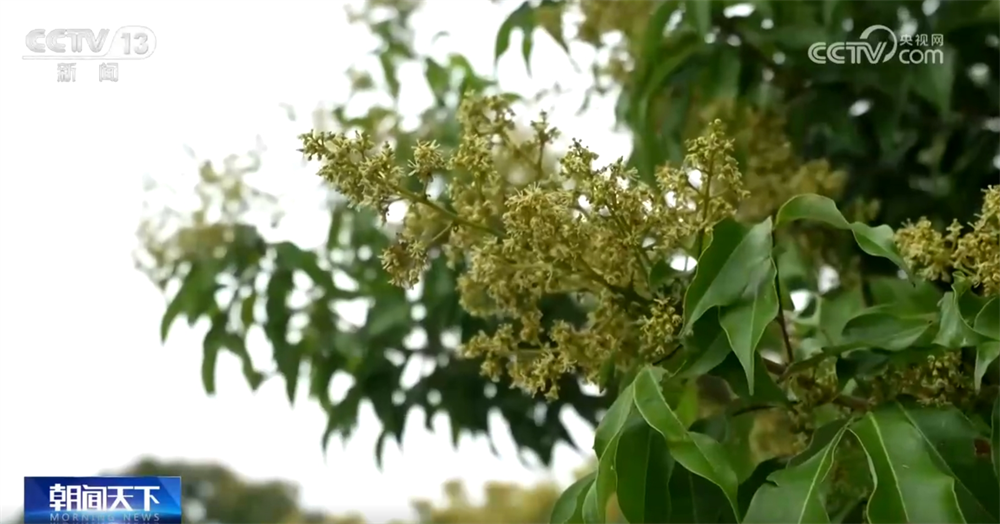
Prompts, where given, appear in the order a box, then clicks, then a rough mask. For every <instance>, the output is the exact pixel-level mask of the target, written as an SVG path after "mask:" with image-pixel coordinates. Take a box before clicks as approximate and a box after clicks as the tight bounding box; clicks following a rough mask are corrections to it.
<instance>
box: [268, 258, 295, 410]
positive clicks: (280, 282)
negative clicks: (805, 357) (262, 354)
mask: <svg viewBox="0 0 1000 524" xmlns="http://www.w3.org/2000/svg"><path fill="white" fill-rule="evenodd" d="M294 285H295V283H294V280H293V272H292V271H291V270H290V269H288V268H286V267H278V268H277V269H275V271H274V274H272V275H271V280H270V281H268V283H267V303H266V304H265V307H264V310H265V311H266V313H267V320H265V321H264V333H265V334H266V335H267V338H268V340H270V341H271V344H272V346H274V361H275V363H276V364H277V365H278V372H279V373H281V375H282V376H283V377H284V378H285V393H286V394H287V395H288V401H289V402H295V392H296V390H297V389H298V380H299V371H300V369H301V366H302V352H301V350H300V348H299V347H298V345H297V344H290V343H289V342H288V322H289V320H290V318H291V312H290V311H289V309H288V296H289V295H290V294H291V292H292V290H293V289H294Z"/></svg>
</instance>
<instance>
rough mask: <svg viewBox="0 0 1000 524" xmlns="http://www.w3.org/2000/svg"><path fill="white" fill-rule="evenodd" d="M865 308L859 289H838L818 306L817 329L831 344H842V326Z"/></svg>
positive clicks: (824, 296) (823, 298)
mask: <svg viewBox="0 0 1000 524" xmlns="http://www.w3.org/2000/svg"><path fill="white" fill-rule="evenodd" d="M864 307H865V299H864V297H863V295H862V293H861V288H859V287H854V288H838V289H836V290H834V291H832V292H830V293H828V294H826V295H823V297H822V298H821V300H820V306H819V329H820V332H821V333H822V334H823V336H824V338H826V340H827V341H828V342H829V343H830V344H832V345H837V344H841V343H842V342H843V333H844V326H846V325H847V323H848V322H849V321H850V320H851V318H853V317H854V316H855V315H857V313H858V311H861V310H863V309H864Z"/></svg>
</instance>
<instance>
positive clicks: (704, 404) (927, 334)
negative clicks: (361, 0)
mask: <svg viewBox="0 0 1000 524" xmlns="http://www.w3.org/2000/svg"><path fill="white" fill-rule="evenodd" d="M380 4H388V5H391V6H392V7H393V8H394V9H396V10H397V13H398V14H399V15H400V16H397V17H392V18H389V19H380V20H367V21H368V22H369V23H370V24H371V26H372V28H373V30H374V31H375V33H376V34H379V35H381V37H382V39H383V41H384V46H383V48H382V49H380V55H379V57H380V60H381V65H382V67H383V73H384V75H383V77H384V78H383V80H384V82H383V84H384V85H383V87H384V88H385V89H386V90H387V91H388V92H389V93H390V94H392V95H393V96H398V93H399V90H400V88H401V86H400V85H399V83H398V80H397V79H396V73H395V71H396V67H398V65H399V64H400V63H403V62H405V61H414V60H420V61H422V62H423V64H424V66H425V71H426V73H427V81H428V86H429V88H430V89H431V91H432V92H433V93H434V95H435V100H436V104H435V106H434V107H432V108H430V109H428V110H427V112H425V113H424V114H423V116H422V124H421V125H420V126H418V127H417V128H416V129H405V128H403V127H402V125H401V123H400V121H401V120H400V118H399V117H398V115H396V114H395V112H394V111H393V110H392V109H391V108H389V107H374V108H372V109H371V110H370V111H369V112H368V113H367V114H366V115H365V116H364V117H361V118H350V117H348V116H347V114H348V113H347V112H346V110H345V109H344V108H339V109H337V110H336V111H334V120H335V123H334V125H332V126H319V127H318V128H317V129H316V130H314V131H313V132H310V133H307V134H305V135H303V137H302V139H303V151H304V152H305V153H306V155H307V156H309V157H311V158H318V159H320V160H322V165H321V167H319V173H320V175H321V176H322V177H323V179H325V181H327V182H328V183H329V184H330V185H331V186H332V188H333V189H335V191H336V194H337V195H338V199H337V200H335V205H333V206H332V217H333V219H332V220H331V228H330V231H331V233H330V235H329V239H328V241H327V243H326V244H325V245H324V246H323V247H322V249H319V250H316V251H312V250H307V249H304V248H302V247H300V246H297V245H295V244H291V243H288V242H280V243H271V242H268V241H267V240H266V239H265V238H264V236H263V235H262V234H261V233H260V231H259V230H258V229H256V228H255V227H253V226H252V225H251V224H249V223H248V221H247V220H246V219H245V218H244V217H243V216H242V215H241V214H240V212H241V211H240V208H239V206H230V207H232V208H233V209H235V211H233V212H232V213H231V214H229V215H227V214H225V213H223V217H224V218H223V220H222V221H216V222H212V223H206V222H205V221H204V220H201V221H200V222H199V220H198V219H197V217H195V219H192V220H189V221H188V222H187V223H186V224H185V225H184V226H183V227H184V228H183V229H182V230H181V232H180V233H179V234H174V235H171V236H157V235H156V234H152V233H148V232H147V240H148V241H147V243H146V246H147V253H148V254H150V255H153V256H152V258H151V259H152V260H153V261H154V263H152V264H151V265H150V271H151V275H152V276H153V277H154V279H155V280H156V281H157V282H158V283H159V284H160V285H162V286H166V285H167V284H168V283H170V282H173V281H177V280H180V281H181V282H182V284H181V285H180V291H178V292H177V293H176V294H175V295H174V297H173V299H172V301H171V304H170V307H169V308H168V311H167V313H166V315H165V316H164V334H165V332H166V329H167V328H169V326H170V324H171V322H172V321H173V320H174V318H175V317H177V316H179V315H186V316H187V317H188V318H189V319H192V320H195V319H198V318H202V317H207V318H210V319H212V328H211V329H210V330H209V331H208V335H207V336H206V338H205V355H206V358H205V363H206V365H205V367H204V372H205V379H206V380H205V383H206V388H208V389H209V391H211V389H212V387H213V386H212V376H213V372H214V361H215V355H217V353H218V351H219V350H221V349H228V350H229V351H233V352H236V353H237V354H239V355H242V356H243V358H244V359H245V362H246V370H247V377H248V380H249V381H250V383H251V385H256V384H259V381H260V380H261V378H262V375H260V374H259V372H258V371H257V370H256V366H255V363H253V362H251V361H250V359H249V357H248V356H247V353H246V350H245V347H244V344H245V336H246V333H247V330H248V329H249V328H250V327H253V326H260V327H262V328H263V331H264V332H265V333H266V334H267V338H268V340H269V341H270V342H271V344H272V345H273V347H274V356H275V361H276V364H277V372H278V374H279V375H281V376H282V377H284V380H285V381H286V383H287V384H288V391H289V395H290V396H292V395H294V391H295V384H296V383H297V381H298V380H299V375H300V371H301V370H302V369H303V366H302V364H304V363H305V364H308V366H307V369H308V373H309V380H310V382H311V385H312V392H313V396H314V397H315V398H317V399H318V401H319V403H320V404H321V405H322V406H323V407H324V408H325V409H326V410H327V411H328V413H329V416H330V427H329V431H328V434H333V433H336V432H340V433H342V434H348V433H349V431H350V427H351V426H352V425H353V423H354V420H355V418H356V413H357V409H358V406H359V403H360V402H361V401H362V400H366V399H367V400H370V401H371V402H372V405H373V406H374V407H375V410H376V413H377V414H378V415H379V418H380V420H381V421H382V424H383V428H384V432H383V437H382V438H381V439H380V441H381V440H384V438H386V437H393V438H400V436H401V430H402V425H403V422H404V421H405V418H406V413H407V412H408V411H409V410H410V409H412V408H415V407H419V408H422V409H424V410H425V411H427V412H428V414H430V413H433V412H439V411H443V412H445V413H447V414H448V415H449V417H450V419H451V422H452V428H453V433H454V436H455V437H456V438H457V436H458V435H459V434H460V433H461V432H464V431H472V432H485V431H486V427H487V425H486V416H487V413H488V411H489V410H490V409H493V408H499V410H500V411H501V413H502V414H503V416H504V417H505V418H506V420H507V421H508V423H509V425H510V428H511V432H512V434H513V436H514V438H515V441H516V442H517V443H518V444H519V445H521V446H524V447H527V448H529V449H532V450H534V451H535V452H536V453H538V454H539V456H540V457H541V458H542V460H543V461H545V462H548V460H549V459H550V457H551V450H552V446H554V445H555V443H557V442H559V441H563V440H568V436H567V435H566V432H565V429H564V428H563V426H562V423H561V422H560V420H559V412H560V410H561V408H562V407H563V406H567V405H568V406H572V407H574V408H575V409H576V410H577V411H578V412H580V413H581V414H582V415H583V416H584V417H585V418H586V419H588V420H590V421H592V422H596V421H597V420H598V419H599V420H600V425H599V426H598V428H597V436H596V439H595V444H594V451H595V453H596V458H597V460H598V468H597V471H595V472H594V473H593V474H592V475H590V476H588V477H584V478H583V479H581V480H580V481H579V482H578V483H576V484H574V485H573V486H572V487H571V488H569V489H568V490H567V491H566V492H565V493H564V494H563V496H562V498H561V499H560V501H559V503H558V504H557V506H556V509H555V511H554V512H553V515H552V519H553V521H558V522H579V521H585V522H603V521H604V520H605V519H606V515H605V511H604V508H605V507H606V504H607V502H608V501H609V500H610V499H611V498H612V497H614V496H616V497H617V500H618V505H619V506H620V508H621V514H622V516H623V517H624V518H625V519H626V520H627V521H629V522H786V521H795V522H813V521H823V522H826V521H837V522H861V521H866V522H931V521H933V522H996V521H998V519H1000V485H998V481H997V477H998V474H1000V472H998V469H1000V442H998V438H1000V400H998V385H1000V372H998V368H997V365H998V364H997V357H998V355H1000V331H998V330H1000V289H998V287H1000V244H998V242H1000V240H998V235H1000V190H998V189H997V186H995V185H994V186H992V187H990V184H996V183H997V164H996V160H995V157H996V155H997V151H998V149H1000V140H998V135H997V131H998V129H1000V126H998V124H997V122H998V120H997V119H998V117H1000V107H998V105H1000V104H998V92H1000V89H998V88H1000V82H998V71H997V66H998V64H1000V53H998V43H1000V35H998V26H997V23H996V22H997V19H998V16H1000V10H998V5H1000V4H998V3H997V2H995V1H986V2H976V1H968V2H958V1H941V2H914V1H887V2H837V1H824V2H767V1H758V2H753V3H752V5H750V4H748V5H740V6H738V5H735V4H736V3H735V2H708V1H688V2H675V1H633V2H623V3H612V2H591V1H586V0H581V1H579V2H559V1H552V0H546V1H544V2H541V3H535V2H526V3H525V4H524V5H522V6H521V7H520V8H518V9H517V10H516V11H514V12H513V13H512V14H511V17H510V18H509V19H508V20H507V21H506V22H505V23H504V24H503V25H502V26H501V29H500V33H499V34H498V35H497V39H496V48H497V53H498V56H499V55H500V54H502V53H504V52H505V51H506V50H507V49H508V48H509V47H510V46H511V40H512V36H513V35H514V34H515V33H516V32H521V33H522V34H523V35H524V36H523V37H522V40H521V51H522V54H523V55H524V56H525V58H526V59H528V58H530V56H531V52H532V46H533V45H534V44H533V42H534V35H535V33H536V29H540V30H544V31H545V32H547V33H548V34H549V35H551V36H552V37H554V38H555V40H556V41H557V42H558V43H560V44H561V45H563V46H566V47H567V48H568V42H572V43H574V45H578V44H579V43H580V42H586V43H589V44H590V45H593V46H595V47H599V48H608V47H610V49H606V50H608V51H610V52H609V53H605V54H603V55H601V56H609V57H610V58H608V59H606V60H604V61H602V62H598V63H595V64H593V71H594V78H595V81H596V87H595V90H596V91H597V92H617V93H618V94H619V103H618V115H617V116H618V119H619V121H620V122H621V123H622V124H623V125H624V126H626V127H627V128H628V129H629V130H630V131H631V132H632V134H633V137H634V139H635V140H634V145H635V147H634V150H633V154H632V156H631V158H630V159H628V161H627V162H626V161H624V160H623V161H619V162H611V163H610V164H609V163H607V162H598V159H597V158H596V155H594V154H593V153H592V152H591V151H590V150H588V149H587V148H586V145H585V144H580V143H576V142H574V143H572V145H571V146H570V147H569V149H568V151H560V150H559V146H558V144H557V143H558V139H559V133H558V132H557V131H556V130H555V129H553V128H552V127H551V126H550V125H549V124H548V122H547V121H546V120H545V118H541V119H539V120H538V121H536V122H533V123H532V124H531V125H529V126H527V127H523V126H519V124H518V123H517V122H518V121H517V119H516V118H515V116H514V114H513V110H512V108H513V107H515V106H516V105H517V104H516V102H517V101H518V100H520V98H519V97H517V96H514V95H511V94H509V93H499V92H498V91H497V89H496V88H495V86H494V84H493V83H492V82H490V81H488V80H486V79H484V78H482V77H481V76H479V75H477V74H476V73H475V72H474V71H473V70H472V68H471V67H469V65H468V63H467V62H465V61H464V59H463V58H462V57H461V56H458V55H453V56H451V57H450V59H449V61H448V62H447V63H440V62H439V61H435V60H434V59H432V58H427V57H419V56H418V55H417V54H416V53H415V52H414V50H413V49H412V46H410V45H409V44H408V42H406V41H405V40H402V39H401V38H402V37H401V36H400V35H404V36H405V34H406V32H405V31H404V30H403V29H405V28H406V24H407V15H408V14H409V13H411V12H412V10H413V9H414V8H415V7H414V6H411V5H407V4H403V3H398V2H382V3H380ZM609 6H616V8H615V9H610V8H609ZM571 14H575V15H576V16H577V18H579V19H580V20H582V21H581V22H579V24H578V27H577V32H576V34H575V35H570V34H569V33H570V32H569V31H567V30H566V28H565V27H564V24H563V23H562V21H564V20H569V19H570V15H571ZM564 15H565V16H564ZM875 24H882V25H886V26H889V27H892V28H893V29H895V30H897V32H899V34H928V35H929V34H936V35H941V40H942V42H943V44H942V45H941V46H940V49H941V52H942V55H941V56H942V57H943V62H942V63H926V64H920V65H916V64H904V63H902V62H897V61H888V62H885V63H879V64H843V65H835V64H822V65H821V64H817V63H815V62H813V61H811V60H809V59H808V58H807V56H808V54H807V48H808V47H809V46H810V45H811V44H813V43H815V42H824V41H825V42H839V41H850V40H856V39H857V34H858V33H859V32H860V31H861V30H863V28H865V27H870V26H872V25H875ZM612 36H614V37H615V38H612ZM568 37H573V38H568ZM609 42H614V43H613V44H609ZM357 79H358V87H359V89H370V88H371V86H372V85H373V80H372V78H371V77H369V76H366V75H363V74H359V75H358V77H357ZM204 173H205V179H206V181H207V182H206V184H208V185H211V184H216V185H225V184H226V183H229V182H226V181H232V180H236V181H237V182H240V181H241V179H240V178H239V176H234V175H232V173H230V174H229V175H225V174H224V175H222V176H221V177H220V176H219V175H218V174H217V173H214V172H213V171H212V170H211V169H210V168H206V171H204ZM230 186H231V187H230V189H231V188H232V186H234V184H233V183H230ZM235 187H237V188H238V190H236V191H235V193H236V194H240V190H242V189H245V188H244V186H239V185H238V184H236V185H235ZM987 188H989V189H987ZM231 193H232V191H231ZM247 198H248V197H246V196H243V197H237V198H235V200H236V201H237V202H240V201H241V199H243V200H246V199H247ZM342 199H346V200H347V204H348V205H346V206H345V205H342V204H341V203H342V202H343V200H342ZM398 201H402V202H406V203H407V204H408V207H407V214H406V220H405V221H404V223H403V224H402V226H401V227H395V228H393V227H390V228H384V227H380V226H379V224H378V220H377V219H378V216H379V215H381V214H384V213H385V211H386V209H387V208H388V206H389V205H390V204H391V203H393V202H398ZM224 208H225V209H229V207H225V206H224ZM376 253H381V256H380V257H377V256H375V254H376ZM297 272H303V273H304V274H306V275H308V278H309V279H310V280H311V282H312V285H311V295H308V299H306V300H305V301H304V305H299V306H294V307H293V306H291V305H289V302H288V300H287V297H288V296H289V295H290V294H291V293H292V290H293V289H294V288H295V286H294V278H293V276H294V274H295V273H297ZM337 273H344V274H346V275H349V276H350V277H352V278H353V280H354V281H355V282H356V283H357V286H356V289H353V290H348V289H344V288H343V286H338V285H335V283H334V276H335V275H336V274H337ZM220 275H227V276H228V277H229V278H228V280H227V281H226V282H227V285H228V286H231V288H232V291H231V294H230V295H229V296H231V297H232V300H227V301H225V302H223V303H220V302H218V301H217V300H216V293H215V292H216V290H217V289H218V288H219V287H220V286H221V285H222V282H223V280H222V279H221V278H220ZM265 275H266V276H265ZM394 284H395V285H394ZM413 285H416V288H417V289H419V293H416V294H413V295H408V294H407V292H405V291H404V290H403V288H406V287H410V286H413ZM793 296H796V297H806V299H805V300H804V301H803V300H798V301H793V300H792V298H793ZM258 297H261V299H262V300H264V301H265V302H266V303H265V306H264V307H263V308H260V307H258V306H257V305H256V301H257V300H258ZM357 297H366V298H369V299H371V302H370V304H371V305H370V308H369V315H368V318H367V322H366V323H365V325H364V326H359V327H352V326H345V325H343V324H342V323H340V322H338V321H337V318H336V315H335V313H334V311H333V310H332V309H331V308H332V305H331V304H332V303H334V302H336V301H343V300H348V299H353V298H357ZM796 302H800V303H799V304H796ZM801 302H805V304H802V303H801ZM241 311H242V313H240V312H241ZM293 316H296V317H303V318H304V319H307V320H306V321H303V324H305V328H303V329H302V330H290V328H289V325H290V321H291V319H292V317H293ZM415 328H417V329H419V330H420V332H421V333H422V334H423V335H425V338H426V341H425V342H423V343H421V344H413V343H412V342H410V343H408V341H409V339H408V335H410V334H411V333H412V332H413V331H414V329H415ZM455 339H457V340H455ZM454 341H457V342H460V343H459V344H458V346H459V347H458V348H456V347H455V346H456V344H453V342H454ZM422 357H430V358H432V359H435V360H436V363H437V366H436V367H435V370H434V372H433V373H432V374H430V375H429V376H427V377H425V378H424V379H422V381H421V382H419V383H418V384H417V385H416V386H414V387H412V388H409V389H407V390H405V391H402V390H401V389H400V386H399V379H400V376H401V373H402V369H403V367H404V366H405V365H406V362H407V361H410V360H413V359H418V358H422ZM458 357H463V358H458ZM480 371H482V372H483V373H482V374H480ZM337 372H346V373H350V374H351V375H352V376H353V378H354V387H353V388H352V389H351V390H350V392H349V393H348V394H347V396H346V397H345V398H344V399H339V400H334V399H331V398H330V397H329V394H328V384H329V382H330V379H331V377H332V376H333V374H334V373H337ZM580 379H582V380H585V381H589V382H592V383H596V384H599V385H600V386H602V388H603V391H604V393H603V395H602V396H601V397H592V396H589V395H586V394H584V393H583V392H582V390H581V387H580ZM494 381H496V382H499V386H500V387H491V384H492V383H493V382H494ZM508 385H514V386H518V387H516V388H510V387H506V386H508ZM612 402H613V403H612ZM609 405H610V408H609V409H608V411H607V413H606V414H604V415H603V417H600V418H599V414H600V412H601V410H602V408H606V407H608V406H609ZM762 413H766V414H768V416H771V417H777V419H778V420H780V421H781V423H779V424H777V425H776V427H771V428H769V429H768V433H767V434H766V435H762V434H761V429H760V427H759V425H758V424H757V421H758V420H759V419H760V417H761V414H762ZM428 418H429V417H428ZM776 442H780V443H781V445H771V444H773V443H776Z"/></svg>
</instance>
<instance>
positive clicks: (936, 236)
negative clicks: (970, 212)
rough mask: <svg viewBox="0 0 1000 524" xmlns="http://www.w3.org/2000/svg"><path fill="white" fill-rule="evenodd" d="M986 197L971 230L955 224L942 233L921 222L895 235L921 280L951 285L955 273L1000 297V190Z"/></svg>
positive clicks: (989, 190) (993, 188) (992, 190)
mask: <svg viewBox="0 0 1000 524" xmlns="http://www.w3.org/2000/svg"><path fill="white" fill-rule="evenodd" d="M984 193H985V195H984V198H983V206H982V210H981V212H980V213H979V216H978V219H977V220H976V221H975V222H974V223H972V224H970V226H971V229H966V228H963V227H962V225H961V224H960V223H958V221H954V222H952V223H951V225H949V226H948V228H947V229H946V230H945V232H944V233H942V232H940V231H938V230H937V229H936V228H935V227H934V225H933V224H932V223H931V221H930V220H927V219H926V218H921V219H920V220H918V221H917V222H915V223H914V222H910V223H907V224H906V225H905V226H904V227H902V228H900V229H899V230H898V231H896V243H897V245H898V246H899V250H900V252H901V253H902V255H903V258H904V260H906V262H907V263H908V264H909V265H910V266H911V267H913V268H914V269H915V270H916V271H917V273H918V274H919V275H920V276H922V277H924V278H926V279H928V280H942V281H945V282H949V281H951V279H952V276H953V273H955V272H961V273H963V274H964V275H965V276H966V277H968V278H969V279H970V281H971V282H972V284H973V285H974V286H981V289H982V291H983V293H984V294H986V295H997V294H1000V186H990V187H989V188H987V189H986V190H985V192H984Z"/></svg>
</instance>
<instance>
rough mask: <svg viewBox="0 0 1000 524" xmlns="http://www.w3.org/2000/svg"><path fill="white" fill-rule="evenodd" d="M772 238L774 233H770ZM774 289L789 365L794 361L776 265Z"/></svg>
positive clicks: (779, 323)
mask: <svg viewBox="0 0 1000 524" xmlns="http://www.w3.org/2000/svg"><path fill="white" fill-rule="evenodd" d="M771 235H772V238H773V235H774V233H773V232H772V233H771ZM774 289H775V291H776V292H777V293H778V325H780V326H781V338H782V340H783V341H784V343H785V359H786V362H788V363H789V364H791V363H792V362H793V361H794V360H795V356H794V353H793V352H792V341H791V339H790V338H789V337H788V326H786V325H785V306H784V305H783V304H782V299H783V298H784V297H783V296H782V294H781V274H780V273H778V264H777V263H775V264H774Z"/></svg>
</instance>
